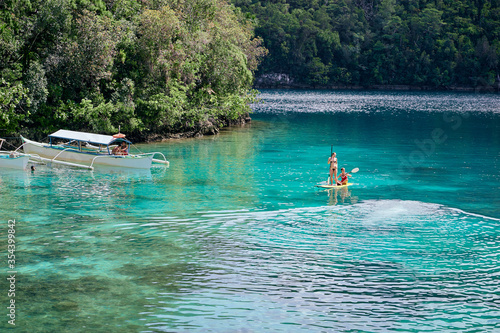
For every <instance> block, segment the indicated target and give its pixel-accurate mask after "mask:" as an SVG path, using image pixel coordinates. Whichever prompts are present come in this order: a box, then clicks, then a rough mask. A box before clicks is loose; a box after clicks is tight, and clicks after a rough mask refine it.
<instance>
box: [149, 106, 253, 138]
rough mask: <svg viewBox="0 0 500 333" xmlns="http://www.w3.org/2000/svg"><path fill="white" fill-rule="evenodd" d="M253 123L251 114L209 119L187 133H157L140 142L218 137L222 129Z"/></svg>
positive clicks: (188, 129)
mask: <svg viewBox="0 0 500 333" xmlns="http://www.w3.org/2000/svg"><path fill="white" fill-rule="evenodd" d="M251 121H252V118H250V114H249V113H245V114H243V115H241V116H240V117H239V118H237V119H234V120H232V119H214V118H208V119H207V120H205V121H201V122H199V123H197V124H195V126H193V127H191V128H186V130H185V131H179V132H176V133H160V134H158V133H155V134H150V135H147V136H146V137H145V138H142V139H140V140H139V141H143V142H159V141H160V142H161V141H166V140H171V139H187V138H197V137H202V136H204V135H216V134H218V133H219V132H220V130H221V129H222V128H225V127H229V126H238V125H239V126H242V125H245V124H248V123H250V122H251Z"/></svg>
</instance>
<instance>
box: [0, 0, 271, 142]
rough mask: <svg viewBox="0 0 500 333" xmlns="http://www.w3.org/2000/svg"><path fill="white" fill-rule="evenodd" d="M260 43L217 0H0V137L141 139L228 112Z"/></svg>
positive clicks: (249, 78)
mask: <svg viewBox="0 0 500 333" xmlns="http://www.w3.org/2000/svg"><path fill="white" fill-rule="evenodd" d="M265 52H266V50H265V49H264V48H263V47H262V46H261V40H260V39H258V38H254V26H253V22H252V21H251V20H249V19H248V17H247V16H246V15H243V14H242V13H241V11H240V10H239V9H236V8H235V7H234V6H233V5H231V4H229V3H227V2H225V1H224V0H1V1H0V136H6V135H13V134H23V133H29V135H31V136H32V137H38V138H40V137H44V136H45V135H46V134H47V133H50V132H52V131H54V130H57V129H59V128H65V129H73V130H82V131H91V132H97V133H109V134H111V133H116V132H117V131H118V126H121V131H122V132H125V133H127V134H129V135H130V136H133V137H135V138H137V139H143V140H144V139H148V138H154V137H155V136H162V135H164V134H166V133H175V132H185V131H190V130H193V129H195V128H196V127H197V126H199V124H203V123H207V122H208V120H210V122H212V123H215V124H217V123H220V122H222V121H227V120H231V119H236V118H238V117H240V116H242V115H244V114H245V113H247V112H248V111H249V106H248V103H249V102H250V101H252V100H253V98H254V95H255V94H254V92H253V91H252V89H251V87H252V83H253V76H254V71H255V70H256V69H257V66H258V64H259V61H260V59H261V58H262V56H263V55H264V54H265Z"/></svg>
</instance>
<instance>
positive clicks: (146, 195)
mask: <svg viewBox="0 0 500 333" xmlns="http://www.w3.org/2000/svg"><path fill="white" fill-rule="evenodd" d="M262 99H263V100H265V101H266V103H265V104H262V105H260V104H259V105H256V106H255V108H254V110H255V113H254V115H253V119H254V121H253V123H252V125H251V126H246V127H243V128H237V129H232V130H231V131H228V132H224V133H222V134H221V135H219V136H217V137H206V138H202V139H193V140H183V141H172V142H168V143H161V144H153V145H138V147H139V149H141V150H142V151H162V152H163V153H165V154H166V155H167V157H168V159H169V160H170V162H171V167H170V168H169V169H162V168H154V169H153V170H152V171H151V172H145V173H135V172H134V173H119V172H118V173H117V172H115V170H103V171H96V172H93V173H90V172H88V171H80V170H74V169H61V168H48V167H43V166H40V167H38V168H37V170H36V171H35V173H33V174H32V173H30V172H27V173H22V172H6V171H4V170H2V171H1V172H2V173H1V174H0V203H1V206H0V217H1V218H2V220H3V221H4V226H3V227H2V228H0V231H1V234H0V237H1V239H2V244H6V239H7V220H8V219H13V218H15V219H16V221H17V223H16V236H17V240H18V247H17V253H16V257H17V258H16V264H17V267H16V268H17V270H18V278H19V280H18V281H17V286H16V287H17V289H18V292H16V305H17V312H16V315H17V317H16V319H17V320H16V330H19V331H21V332H79V331H81V332H88V331H105V330H107V331H112V332H115V331H116V332H119V331H120V332H123V331H130V332H353V331H355V332H388V331H399V332H412V331H413V332H417V331H418V332H423V331H429V332H436V331H440V332H452V331H456V332H467V331H469V332H476V331H495V330H499V329H500V321H499V320H498V318H500V295H499V293H498V290H499V287H500V282H499V281H500V280H499V276H500V268H499V267H498V263H499V259H500V258H499V256H500V248H499V246H500V245H499V244H500V243H499V241H500V228H499V223H500V209H499V207H500V205H499V204H500V195H499V194H500V191H499V190H500V173H499V170H500V169H499V157H500V156H499V147H500V134H499V133H500V112H499V110H498V109H499V103H500V99H499V97H498V96H497V95H474V94H444V93H410V94H401V93H385V92H376V93H374V92H354V93H351V92H335V93H329V92H296V91H285V92H280V91H264V92H263V94H262ZM331 145H334V149H335V151H336V152H337V154H338V157H339V164H340V165H341V166H345V167H346V168H347V169H348V170H350V169H352V168H354V167H359V168H360V172H359V173H357V174H356V175H355V178H354V179H353V182H354V183H355V184H356V185H354V186H352V187H350V188H348V189H344V190H339V191H337V192H335V191H323V190H319V189H317V188H315V187H314V184H316V183H319V182H321V181H325V180H326V178H327V175H328V165H327V163H326V160H327V158H328V155H329V154H330V146H331ZM3 247H4V248H5V246H3ZM6 266H7V263H6V262H5V264H4V267H5V269H4V270H3V271H4V272H6V271H7V267H6ZM2 280H3V282H1V283H0V288H2V290H5V291H7V290H8V286H7V284H6V282H5V281H6V280H5V279H2ZM1 295H2V296H0V301H1V302H2V304H8V301H9V299H8V298H7V296H6V292H2V293H1ZM0 327H2V329H3V328H7V327H9V325H8V324H7V320H3V321H2V322H1V323H0Z"/></svg>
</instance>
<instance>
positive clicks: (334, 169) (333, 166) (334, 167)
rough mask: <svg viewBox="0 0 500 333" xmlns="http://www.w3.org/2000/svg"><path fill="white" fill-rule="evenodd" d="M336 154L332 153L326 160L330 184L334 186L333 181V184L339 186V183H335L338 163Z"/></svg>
mask: <svg viewBox="0 0 500 333" xmlns="http://www.w3.org/2000/svg"><path fill="white" fill-rule="evenodd" d="M336 156H337V154H336V153H332V156H330V157H329V158H328V163H329V164H330V184H332V185H333V184H334V183H333V180H334V179H335V184H337V185H339V182H338V181H337V169H338V163H337V157H336Z"/></svg>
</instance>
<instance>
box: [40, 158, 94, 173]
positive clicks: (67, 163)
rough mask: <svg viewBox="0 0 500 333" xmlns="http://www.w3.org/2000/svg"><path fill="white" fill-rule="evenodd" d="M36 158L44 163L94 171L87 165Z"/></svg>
mask: <svg viewBox="0 0 500 333" xmlns="http://www.w3.org/2000/svg"><path fill="white" fill-rule="evenodd" d="M36 158H38V159H40V160H41V161H44V162H50V163H56V164H62V165H68V166H73V167H77V168H84V169H89V170H94V167H92V166H89V165H84V164H78V163H71V162H64V161H58V160H53V159H50V158H45V157H41V156H37V157H36Z"/></svg>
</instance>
